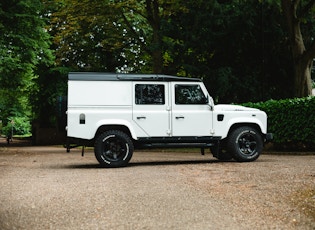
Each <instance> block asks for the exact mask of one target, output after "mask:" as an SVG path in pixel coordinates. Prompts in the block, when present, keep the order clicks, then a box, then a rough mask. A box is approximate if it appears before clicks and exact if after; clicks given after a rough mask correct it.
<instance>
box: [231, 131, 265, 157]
mask: <svg viewBox="0 0 315 230" xmlns="http://www.w3.org/2000/svg"><path fill="white" fill-rule="evenodd" d="M262 149H263V140H262V136H261V134H260V132H258V131H257V130H256V129H255V128H252V127H249V126H243V127H239V128H237V129H235V130H233V131H232V132H231V133H230V135H229V137H228V139H227V150H228V152H230V153H231V154H232V155H233V158H234V159H235V160H236V161H239V162H249V161H255V160H256V159H257V158H258V157H259V155H260V153H261V152H262Z"/></svg>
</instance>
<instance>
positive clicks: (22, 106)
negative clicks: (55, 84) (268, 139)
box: [0, 0, 53, 123]
mask: <svg viewBox="0 0 315 230" xmlns="http://www.w3.org/2000/svg"><path fill="white" fill-rule="evenodd" d="M41 10H42V4H41V1H40V0H2V1H1V2H0V34H1V36H0V47H1V48H0V107H1V119H2V120H3V121H4V123H6V122H7V118H8V117H10V116H23V115H25V113H26V112H27V113H28V115H29V114H30V107H29V106H30V103H29V100H28V99H29V97H28V96H29V92H30V91H31V88H32V87H33V79H34V77H35V76H34V69H35V68H36V66H37V65H38V64H39V63H42V64H45V65H49V64H50V63H51V62H52V60H53V55H52V52H51V51H50V50H49V35H48V33H47V32H46V31H45V29H44V27H45V22H44V21H43V19H42V18H41Z"/></svg>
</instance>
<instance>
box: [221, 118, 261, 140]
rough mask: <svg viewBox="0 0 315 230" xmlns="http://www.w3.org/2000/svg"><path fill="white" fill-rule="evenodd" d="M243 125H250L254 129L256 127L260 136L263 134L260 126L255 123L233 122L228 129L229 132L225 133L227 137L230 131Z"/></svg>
mask: <svg viewBox="0 0 315 230" xmlns="http://www.w3.org/2000/svg"><path fill="white" fill-rule="evenodd" d="M244 126H249V127H252V128H254V129H256V130H257V131H258V132H259V134H260V135H261V136H263V132H262V130H261V127H260V126H259V125H258V124H257V123H250V122H242V123H235V124H233V125H232V126H231V127H230V129H229V132H228V134H227V137H228V136H229V135H230V134H231V132H233V131H234V130H235V129H237V128H239V127H244Z"/></svg>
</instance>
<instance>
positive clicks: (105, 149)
mask: <svg viewBox="0 0 315 230" xmlns="http://www.w3.org/2000/svg"><path fill="white" fill-rule="evenodd" d="M133 149H134V147H133V143H132V141H131V139H130V137H129V136H128V135H127V134H125V133H124V132H121V131H119V130H110V131H106V132H104V133H102V134H101V135H99V136H98V137H97V138H96V140H95V145H94V153H95V157H96V159H97V160H98V162H99V163H100V164H101V166H103V167H123V166H126V165H127V164H128V162H129V161H130V159H131V157H132V154H133Z"/></svg>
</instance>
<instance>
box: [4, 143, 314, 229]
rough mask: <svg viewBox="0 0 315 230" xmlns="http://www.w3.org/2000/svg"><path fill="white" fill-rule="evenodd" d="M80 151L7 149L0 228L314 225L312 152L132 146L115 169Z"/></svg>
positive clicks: (92, 155) (201, 227)
mask: <svg viewBox="0 0 315 230" xmlns="http://www.w3.org/2000/svg"><path fill="white" fill-rule="evenodd" d="M80 155H81V152H80V149H74V150H71V152H70V153H66V152H65V150H64V149H63V148H61V147H30V146H29V147H1V148H0V186H1V190H0V204H1V207H0V229H2V230H5V229H10V230H11V229H315V216H314V213H315V210H314V209H315V195H314V194H315V192H314V191H315V155H312V154H308V155H269V154H263V155H262V156H261V157H260V158H259V159H258V160H257V161H255V162H251V163H237V162H219V161H217V160H216V159H215V158H213V157H212V156H211V155H210V154H209V153H208V154H206V155H204V156H202V155H199V154H198V153H180V152H171V153H169V152H135V153H134V156H133V158H132V160H131V162H130V164H129V165H128V167H125V168H117V169H104V168H99V166H98V163H97V161H96V159H95V158H94V154H93V151H92V150H87V152H86V155H85V157H81V156H80Z"/></svg>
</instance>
